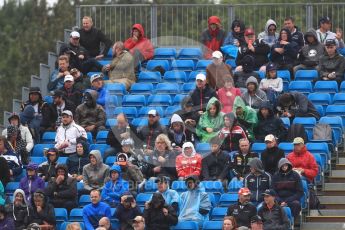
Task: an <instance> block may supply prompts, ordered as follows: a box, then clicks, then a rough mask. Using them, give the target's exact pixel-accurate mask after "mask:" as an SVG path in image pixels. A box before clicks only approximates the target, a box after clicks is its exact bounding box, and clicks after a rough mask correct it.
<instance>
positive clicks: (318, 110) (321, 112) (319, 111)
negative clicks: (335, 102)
mask: <svg viewBox="0 0 345 230" xmlns="http://www.w3.org/2000/svg"><path fill="white" fill-rule="evenodd" d="M314 107H315V109H316V110H317V112H318V113H319V114H320V116H321V117H323V116H325V109H324V108H323V106H322V105H314Z"/></svg>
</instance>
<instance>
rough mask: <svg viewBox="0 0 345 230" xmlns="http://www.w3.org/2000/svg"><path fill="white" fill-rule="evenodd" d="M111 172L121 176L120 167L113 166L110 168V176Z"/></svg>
mask: <svg viewBox="0 0 345 230" xmlns="http://www.w3.org/2000/svg"><path fill="white" fill-rule="evenodd" d="M113 171H116V172H117V173H118V174H119V175H120V176H121V172H122V171H121V167H120V165H113V166H111V168H110V174H111V172H113Z"/></svg>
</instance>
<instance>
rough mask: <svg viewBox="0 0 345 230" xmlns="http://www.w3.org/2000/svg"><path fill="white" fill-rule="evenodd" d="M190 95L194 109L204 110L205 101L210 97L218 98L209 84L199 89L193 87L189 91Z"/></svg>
mask: <svg viewBox="0 0 345 230" xmlns="http://www.w3.org/2000/svg"><path fill="white" fill-rule="evenodd" d="M190 96H191V97H192V101H193V105H194V111H200V110H202V111H205V110H206V106H207V102H208V101H209V100H210V99H211V98H212V97H215V98H218V96H217V93H216V91H215V90H214V89H212V88H211V87H210V86H209V85H206V86H205V89H203V90H200V89H199V88H195V89H194V90H193V91H192V92H191V93H190Z"/></svg>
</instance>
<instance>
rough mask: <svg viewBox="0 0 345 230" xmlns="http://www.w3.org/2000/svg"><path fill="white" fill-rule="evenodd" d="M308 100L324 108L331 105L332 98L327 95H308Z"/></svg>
mask: <svg viewBox="0 0 345 230" xmlns="http://www.w3.org/2000/svg"><path fill="white" fill-rule="evenodd" d="M308 99H309V101H311V102H312V103H313V104H314V105H322V106H323V107H324V108H325V107H326V106H327V105H329V104H331V103H332V98H331V95H330V94H329V93H310V94H309V95H308Z"/></svg>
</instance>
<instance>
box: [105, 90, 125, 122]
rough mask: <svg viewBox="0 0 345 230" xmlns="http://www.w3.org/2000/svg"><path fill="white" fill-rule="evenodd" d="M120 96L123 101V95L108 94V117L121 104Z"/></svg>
mask: <svg viewBox="0 0 345 230" xmlns="http://www.w3.org/2000/svg"><path fill="white" fill-rule="evenodd" d="M118 97H119V98H121V101H122V97H121V96H118V95H107V97H106V98H105V112H106V114H107V117H109V116H111V115H112V111H113V110H114V109H115V108H116V107H117V106H119V99H118Z"/></svg>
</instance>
